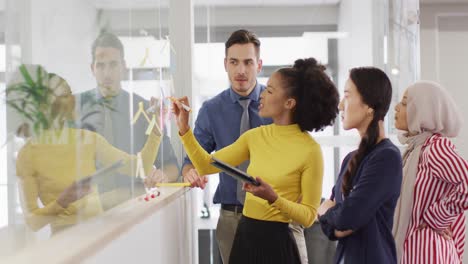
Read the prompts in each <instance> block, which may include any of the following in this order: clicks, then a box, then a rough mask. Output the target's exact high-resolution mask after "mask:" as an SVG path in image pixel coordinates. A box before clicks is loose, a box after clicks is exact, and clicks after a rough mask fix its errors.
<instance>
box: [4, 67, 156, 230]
mask: <svg viewBox="0 0 468 264" xmlns="http://www.w3.org/2000/svg"><path fill="white" fill-rule="evenodd" d="M6 94H7V104H8V106H9V107H11V108H13V109H14V110H15V111H16V112H17V114H19V115H20V116H21V117H22V118H23V119H24V120H25V123H23V124H22V125H21V126H20V127H19V129H18V131H17V133H18V135H21V136H23V137H26V138H28V140H27V142H26V144H25V145H24V146H23V147H22V148H21V149H20V151H19V153H18V157H17V161H16V174H17V176H18V179H19V181H18V182H19V189H20V197H21V205H22V208H23V213H24V217H25V220H26V223H27V224H28V225H29V226H30V227H31V228H32V229H33V230H39V229H41V228H42V227H44V226H46V225H49V224H50V227H51V230H52V233H56V232H58V231H60V230H63V229H65V228H67V227H69V226H71V225H74V224H76V223H78V222H79V221H83V220H86V219H89V218H91V217H94V216H96V215H98V214H100V213H101V212H102V210H103V208H102V201H101V198H100V197H99V195H98V188H97V183H96V182H94V181H93V178H88V179H87V180H82V179H83V178H85V177H86V176H89V175H92V174H93V173H94V172H95V171H96V164H102V165H103V166H109V165H110V164H112V163H115V162H116V161H118V160H121V159H122V160H124V161H125V163H124V164H125V166H123V168H122V169H120V170H119V172H121V173H124V174H126V175H133V173H134V168H135V165H136V162H137V157H136V156H135V155H129V154H127V153H125V152H123V151H121V150H119V149H117V148H115V147H113V146H112V145H111V144H109V143H108V142H107V141H106V140H105V139H104V138H103V137H102V136H100V135H99V134H97V133H95V132H93V131H90V130H84V129H79V128H75V127H74V124H75V123H74V119H75V117H74V108H75V96H74V95H72V93H71V88H70V86H69V85H68V83H67V82H66V81H65V80H64V79H63V78H62V77H60V76H58V75H56V74H53V73H47V72H46V70H45V69H44V68H43V67H42V66H35V65H28V66H26V65H21V66H20V68H19V71H18V72H17V73H16V76H15V77H14V78H13V81H12V82H10V84H9V85H8V86H7V90H6ZM95 105H100V106H102V107H104V108H108V105H107V103H106V102H104V101H102V102H97V103H95ZM29 124H31V126H32V128H33V129H32V131H30V129H29V127H30V125H29ZM160 141H161V135H160V131H159V130H157V129H154V130H153V132H151V133H150V135H149V136H148V139H147V140H146V143H145V145H144V147H143V148H142V150H141V157H142V162H143V164H144V167H145V171H150V169H151V166H152V164H153V162H154V160H155V159H156V154H157V151H158V148H159V143H160ZM113 176H114V175H111V176H110V178H113Z"/></svg>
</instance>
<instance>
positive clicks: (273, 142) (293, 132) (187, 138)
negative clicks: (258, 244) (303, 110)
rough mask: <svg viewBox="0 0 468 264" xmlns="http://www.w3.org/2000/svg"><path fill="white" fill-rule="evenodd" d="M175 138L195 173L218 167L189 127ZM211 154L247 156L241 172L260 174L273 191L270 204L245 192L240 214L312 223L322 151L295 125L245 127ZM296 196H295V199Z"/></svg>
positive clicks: (233, 159)
mask: <svg viewBox="0 0 468 264" xmlns="http://www.w3.org/2000/svg"><path fill="white" fill-rule="evenodd" d="M181 139H182V142H183V144H184V146H185V149H186V151H187V154H188V156H189V157H190V160H191V161H192V162H193V164H194V166H195V168H196V169H197V171H198V173H199V174H200V175H206V174H212V173H216V172H219V169H217V168H216V167H214V166H211V165H210V161H211V155H210V154H208V153H207V152H206V151H205V150H204V149H203V148H202V147H201V146H200V144H199V143H198V142H197V140H196V138H195V136H194V135H193V133H192V131H191V130H190V131H188V132H187V133H186V134H185V135H183V136H181ZM213 156H214V157H216V158H218V159H220V160H222V161H224V162H226V163H228V164H230V165H232V166H238V165H240V164H241V163H242V162H244V161H245V160H249V159H250V165H249V167H248V169H247V173H248V174H250V175H252V176H254V177H260V178H262V179H263V180H264V181H265V182H267V183H268V184H270V185H271V186H272V188H273V189H274V191H275V192H276V193H277V194H278V199H277V200H276V201H275V202H274V203H273V204H271V205H270V204H269V203H268V202H267V201H266V200H264V199H262V198H259V197H256V196H254V195H253V194H251V193H247V195H246V199H245V203H244V211H243V214H244V215H245V216H247V217H250V218H254V219H258V220H265V221H277V222H285V223H287V222H290V221H291V220H293V221H296V222H298V223H300V224H302V225H304V226H306V227H309V226H311V225H312V223H313V222H314V220H315V218H316V215H317V208H318V206H319V205H320V198H321V195H322V178H323V159H322V151H321V149H320V146H319V144H318V143H317V142H315V140H314V139H313V138H312V137H311V136H310V135H309V134H308V133H307V132H301V130H300V129H299V126H298V125H297V124H294V125H288V126H278V125H275V124H272V125H268V126H261V127H257V128H254V129H251V130H249V131H247V132H245V133H244V134H242V135H241V136H240V137H239V139H238V140H237V141H236V142H234V143H233V144H232V145H229V146H227V147H225V148H223V149H221V150H219V151H217V152H215V153H213ZM301 196H302V199H301V201H300V202H297V201H298V200H299V198H300V197H301Z"/></svg>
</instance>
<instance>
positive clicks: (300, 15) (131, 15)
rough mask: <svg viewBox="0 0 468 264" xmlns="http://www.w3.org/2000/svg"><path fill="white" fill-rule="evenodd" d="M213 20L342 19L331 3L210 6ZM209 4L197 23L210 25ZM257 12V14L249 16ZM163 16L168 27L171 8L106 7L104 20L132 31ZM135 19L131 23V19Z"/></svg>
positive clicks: (280, 22) (228, 22) (264, 22)
mask: <svg viewBox="0 0 468 264" xmlns="http://www.w3.org/2000/svg"><path fill="white" fill-rule="evenodd" d="M210 9H211V12H210V16H211V17H210V21H211V23H212V25H215V26H217V27H223V26H236V25H255V26H262V25H265V26H271V25H282V26H287V25H335V24H336V22H337V20H338V8H337V6H336V5H330V6H299V7H297V6H282V7H210ZM206 12H207V7H196V8H195V9H194V13H196V14H197V16H195V20H194V23H195V26H202V27H203V26H206V22H207V21H206V19H205V18H206ZM246 14H253V15H246ZM158 15H161V18H160V20H161V26H162V27H167V22H168V16H169V14H168V10H167V9H162V10H161V11H160V12H156V9H144V10H141V9H140V10H131V12H129V11H128V10H105V11H104V12H103V18H104V20H106V21H107V23H109V25H111V27H112V29H113V30H129V29H130V26H131V28H133V29H134V28H145V29H148V28H151V27H152V26H154V25H157V24H156V23H154V24H153V25H148V21H151V20H156V19H158V18H157V17H158ZM129 20H131V21H132V24H131V25H130V24H129V23H128V21H129Z"/></svg>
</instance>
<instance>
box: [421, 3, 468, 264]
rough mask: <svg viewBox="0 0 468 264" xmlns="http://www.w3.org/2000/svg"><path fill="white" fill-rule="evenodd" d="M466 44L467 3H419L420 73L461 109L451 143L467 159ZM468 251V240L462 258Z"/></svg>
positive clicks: (467, 26) (467, 54)
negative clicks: (458, 129) (444, 90)
mask: <svg viewBox="0 0 468 264" xmlns="http://www.w3.org/2000/svg"><path fill="white" fill-rule="evenodd" d="M467 47H468V3H467V4H423V5H421V77H422V79H426V80H435V81H438V82H440V83H441V84H442V85H444V86H445V87H446V88H447V89H448V90H449V92H450V93H451V94H452V96H453V97H454V99H455V101H456V102H457V104H458V107H460V109H461V111H462V112H463V114H464V123H465V125H464V127H463V128H462V131H461V133H460V135H459V136H458V137H457V138H456V139H454V143H455V145H456V146H457V148H458V151H459V153H460V154H461V155H462V156H463V157H464V158H465V159H468V140H467V139H468V106H467V104H466V99H467V98H468V89H467V85H468V84H467V81H466V79H465V78H466V76H467V74H466V72H467V69H468V49H467ZM465 215H467V213H465ZM467 216H468V215H467ZM467 237H468V234H467ZM467 252H468V243H466V244H465V255H464V256H463V259H464V260H465V261H466V259H467V258H468V255H467V254H468V253H467Z"/></svg>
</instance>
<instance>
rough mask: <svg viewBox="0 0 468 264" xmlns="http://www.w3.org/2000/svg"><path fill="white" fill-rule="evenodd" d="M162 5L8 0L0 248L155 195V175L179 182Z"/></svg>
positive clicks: (171, 52) (12, 248) (170, 55)
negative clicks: (151, 178) (151, 184)
mask: <svg viewBox="0 0 468 264" xmlns="http://www.w3.org/2000/svg"><path fill="white" fill-rule="evenodd" d="M169 10H170V7H169V4H168V2H167V1H160V0H146V1H140V2H139V3H134V1H131V0H128V1H126V0H122V1H106V0H90V1H82V0H70V1H59V0H44V1H33V0H20V1H16V0H8V1H6V5H5V7H4V9H3V12H2V22H1V23H2V24H1V29H2V33H1V43H0V50H3V52H1V54H2V55H3V54H5V55H6V57H5V58H3V57H2V58H1V61H2V63H1V64H0V71H1V74H0V77H1V87H2V104H1V107H2V108H1V111H0V114H1V115H2V118H0V120H1V121H0V122H1V125H0V127H1V129H2V131H1V133H2V134H1V139H2V142H1V155H0V158H1V164H2V166H1V167H0V225H1V226H0V228H2V229H0V241H1V242H2V243H1V244H2V245H3V244H4V243H3V242H4V241H9V243H6V244H8V245H7V246H6V247H2V249H1V250H0V251H1V252H0V253H1V254H0V256H4V255H10V254H13V253H14V252H16V251H17V250H19V249H21V248H24V247H25V246H27V245H30V244H34V243H36V242H38V241H42V240H46V239H49V238H50V237H51V236H54V235H56V234H58V233H60V232H62V231H64V230H67V229H69V228H71V227H73V226H75V225H77V224H79V223H82V222H84V221H87V220H88V219H94V218H96V217H99V216H100V215H101V214H103V213H104V212H106V211H108V210H111V209H113V208H115V207H116V206H119V205H121V204H122V203H125V202H127V201H129V200H131V199H133V198H135V197H139V196H141V195H144V194H146V193H149V194H152V193H153V191H154V190H153V189H151V188H146V186H145V185H144V178H145V177H146V176H147V175H149V174H150V173H152V171H155V170H156V171H155V172H154V173H153V175H157V176H158V181H163V182H175V181H178V180H180V179H179V168H180V164H179V161H180V156H181V154H180V150H178V149H177V148H176V147H175V146H174V145H173V142H174V141H178V139H176V138H175V137H173V133H174V128H173V127H172V125H171V122H170V121H169V118H170V116H169V111H170V109H169V105H170V103H171V102H170V97H171V96H174V95H175V94H176V88H175V86H174V72H175V68H174V61H176V60H177V54H176V52H175V49H174V47H173V43H172V42H171V34H170V32H169V31H170V30H169ZM5 83H6V85H5ZM5 165H6V166H5ZM90 176H91V177H90Z"/></svg>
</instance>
